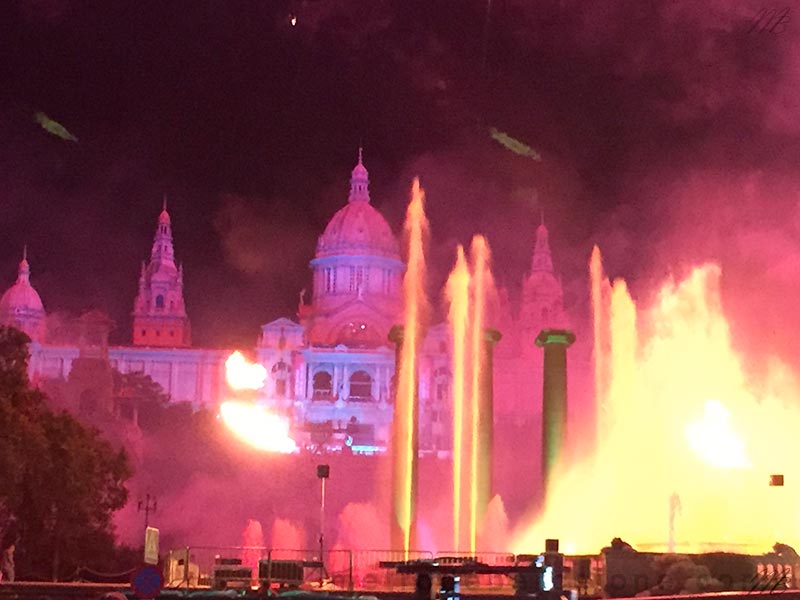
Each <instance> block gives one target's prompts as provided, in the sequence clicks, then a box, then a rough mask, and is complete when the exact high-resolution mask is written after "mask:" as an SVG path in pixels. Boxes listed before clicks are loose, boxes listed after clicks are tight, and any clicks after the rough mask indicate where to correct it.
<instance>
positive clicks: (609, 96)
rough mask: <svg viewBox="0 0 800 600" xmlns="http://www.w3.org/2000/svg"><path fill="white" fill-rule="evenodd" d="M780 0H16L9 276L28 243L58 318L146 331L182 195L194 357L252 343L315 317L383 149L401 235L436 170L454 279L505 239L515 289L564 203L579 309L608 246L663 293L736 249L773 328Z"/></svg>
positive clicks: (787, 230) (793, 195)
mask: <svg viewBox="0 0 800 600" xmlns="http://www.w3.org/2000/svg"><path fill="white" fill-rule="evenodd" d="M763 8H770V7H768V6H767V5H766V4H763V5H762V3H760V0H748V1H742V2H722V1H719V0H717V1H712V2H710V3H697V2H694V1H689V0H686V1H681V0H665V1H664V2H658V1H655V2H641V0H626V1H622V0H621V1H619V2H592V3H587V2H582V1H581V2H579V1H577V0H574V1H570V0H563V1H561V2H556V1H550V0H545V1H544V2H530V1H528V0H493V1H492V2H491V12H490V16H489V20H488V22H487V20H486V3H485V2H479V1H473V0H458V1H457V2H454V1H453V0H438V1H437V0H433V1H429V0H426V1H424V2H423V1H416V0H401V1H397V2H390V1H383V0H313V1H312V0H306V1H303V2H285V1H273V0H247V1H245V0H240V1H236V0H226V1H222V0H216V1H214V0H196V1H193V2H169V1H167V2H165V1H149V0H139V1H137V2H115V1H110V0H101V1H88V0H86V1H80V0H8V1H6V2H3V3H0V29H2V30H3V34H2V35H1V36H0V208H1V209H2V214H3V232H4V234H3V235H2V236H1V237H0V268H1V269H2V270H1V271H0V281H2V282H3V284H2V285H3V286H5V285H8V284H10V283H11V282H12V281H13V277H14V273H15V269H16V264H17V262H18V260H19V253H20V250H21V247H22V245H23V244H24V243H27V244H28V245H29V257H30V259H31V264H32V269H33V275H32V280H33V283H34V285H35V286H36V287H37V289H38V290H39V292H40V294H41V295H42V298H43V300H44V302H45V305H46V307H47V309H48V310H50V311H62V310H63V311H70V312H78V311H80V310H82V309H85V308H88V307H99V308H103V309H105V310H107V311H108V312H109V314H110V315H111V316H112V318H114V319H115V320H116V321H117V323H118V325H119V327H118V330H117V331H116V333H115V338H116V341H124V340H126V339H127V337H128V336H129V330H130V318H129V313H130V310H131V308H132V303H133V297H134V294H135V291H136V285H137V276H138V269H139V263H140V261H141V260H142V259H144V258H146V257H147V256H148V253H149V248H150V242H151V238H152V235H153V232H154V226H155V220H156V217H157V214H158V211H159V208H160V203H161V196H162V194H164V193H166V194H167V195H168V197H169V204H170V212H171V214H172V217H173V224H174V233H175V238H176V252H177V255H178V258H179V259H180V260H182V261H184V263H185V268H186V297H187V298H186V299H187V304H188V308H189V311H190V316H191V317H192V321H193V333H194V336H195V342H196V343H197V344H200V345H203V344H210V345H232V344H244V345H250V344H252V343H253V342H254V340H255V338H256V336H257V334H258V326H259V325H260V324H261V323H264V322H267V321H268V320H271V319H273V318H276V317H278V316H284V315H288V316H291V315H293V314H294V311H295V308H296V303H297V298H298V293H299V291H300V289H302V288H303V287H307V286H308V285H309V281H308V280H309V277H308V268H307V263H308V261H309V260H310V259H311V258H312V256H313V253H314V246H315V241H316V237H317V236H318V235H319V234H320V233H321V231H322V229H323V227H324V225H325V223H326V222H327V220H328V219H329V218H330V216H331V215H332V214H333V212H334V211H335V210H336V209H338V208H339V207H340V206H341V205H343V204H344V202H345V201H346V194H347V180H348V176H349V171H350V169H351V168H352V166H353V164H354V161H355V158H356V151H357V147H358V144H359V141H360V140H361V141H363V144H364V148H365V150H364V152H365V163H366V165H367V167H368V169H369V170H370V174H371V179H372V198H373V203H374V204H375V205H376V206H377V207H378V208H379V209H380V210H382V212H383V213H384V214H385V215H386V216H387V218H388V219H389V222H390V224H391V225H392V227H393V228H394V229H395V231H399V230H400V224H401V219H402V214H403V211H404V207H405V202H406V198H407V195H408V190H409V185H410V181H411V178H412V177H413V176H414V175H419V176H420V177H421V180H422V184H423V186H424V187H425V188H426V190H427V192H428V212H429V216H430V219H431V224H432V228H433V231H434V238H433V243H432V248H431V256H432V261H433V266H434V274H435V275H434V281H436V280H437V278H438V279H441V278H442V277H443V275H444V273H445V272H446V270H447V268H448V267H449V264H450V263H451V261H452V258H453V247H454V245H455V243H456V242H468V240H469V237H470V235H472V234H473V233H474V232H478V231H483V232H485V233H486V234H487V235H488V237H489V241H490V243H491V244H492V247H493V250H494V255H495V257H496V273H497V277H498V279H500V280H501V281H505V282H506V283H507V284H508V285H509V286H510V287H512V288H513V287H514V286H515V285H518V282H519V280H520V278H521V277H522V275H523V273H524V271H525V270H526V268H527V267H528V264H529V260H530V252H531V249H532V241H533V235H534V230H535V227H536V225H537V224H538V219H539V214H540V211H541V210H542V209H543V210H544V212H545V215H546V219H547V222H548V225H549V226H550V230H551V240H552V243H553V247H554V248H553V249H554V252H555V253H556V262H557V265H558V268H559V269H560V271H561V272H562V273H563V275H564V279H565V285H566V287H567V299H568V302H569V303H570V304H571V305H575V306H576V308H577V309H578V310H579V311H580V309H581V306H582V304H583V298H584V297H585V294H584V291H585V289H586V283H585V264H586V261H587V258H588V255H589V251H590V249H591V245H592V244H593V243H595V242H598V243H600V244H601V246H602V248H603V250H604V253H605V256H606V263H607V265H609V270H610V271H611V272H612V274H614V275H622V276H625V277H626V278H630V279H631V280H633V287H634V290H635V289H636V286H637V282H639V285H640V287H641V290H642V292H643V293H646V291H647V290H648V286H647V285H646V284H647V282H651V281H653V278H655V277H658V278H660V277H661V276H663V275H664V274H665V273H667V272H669V271H677V272H680V270H681V269H683V268H685V267H686V266H688V265H690V264H694V263H696V262H697V261H702V260H707V259H714V260H719V261H721V262H722V263H723V268H724V269H725V272H726V273H727V274H729V277H728V281H729V284H728V285H729V289H733V290H734V291H735V293H732V294H730V296H731V298H732V299H733V300H732V303H733V304H735V305H736V306H735V307H736V309H737V310H739V311H740V313H741V314H742V315H743V318H742V322H743V323H753V322H754V320H755V319H756V317H755V316H754V315H759V314H763V312H764V300H765V299H766V300H768V301H770V302H773V301H775V302H778V300H777V299H785V298H788V297H789V296H790V295H791V294H794V293H795V292H796V291H798V290H797V289H796V288H797V282H798V281H800V260H798V259H797V257H798V256H800V244H798V240H800V211H799V210H798V205H797V199H798V196H797V191H798V190H800V187H798V185H797V184H798V183H800V182H799V181H798V175H797V168H798V164H797V163H798V156H800V154H798V150H800V144H798V141H800V101H799V100H798V96H799V95H798V93H797V92H798V79H800V47H799V46H798V42H799V41H800V22H798V21H796V20H795V19H794V13H793V12H792V13H790V15H789V17H790V20H789V21H788V23H786V24H785V25H782V26H781V27H779V28H778V29H777V30H776V31H772V32H770V31H766V32H759V31H754V32H751V31H748V30H749V29H751V28H752V23H751V21H752V19H753V18H754V17H755V16H756V15H757V14H758V12H759V10H761V9H763ZM791 10H794V9H793V8H792V9H791ZM291 13H296V14H297V17H298V24H297V27H291V25H290V24H289V19H288V16H289V14H291ZM487 25H488V26H487ZM484 31H486V35H485V36H484ZM484 57H485V61H484ZM37 111H42V112H44V113H46V114H47V115H49V116H50V117H52V118H53V119H55V120H57V121H58V122H60V123H62V124H63V125H64V126H65V127H66V128H67V129H69V130H70V131H71V132H72V133H74V134H75V135H76V136H77V137H78V138H79V142H78V143H70V142H67V141H64V140H61V139H59V138H56V137H53V136H51V135H49V134H48V133H46V132H45V131H44V130H43V129H41V128H40V127H39V125H38V124H37V123H36V122H35V121H34V120H33V115H34V114H35V113H36V112H37ZM490 127H497V128H498V129H500V130H503V131H507V132H508V133H509V134H511V135H512V136H514V137H515V138H518V139H520V140H523V141H524V142H525V143H527V144H529V145H531V146H532V147H534V148H535V149H536V150H537V151H539V152H540V153H541V154H542V157H543V158H542V161H541V162H540V163H537V162H534V161H531V160H529V159H525V158H522V157H519V156H517V155H515V154H512V153H511V152H509V151H508V150H505V149H503V148H502V147H501V146H499V145H498V144H496V143H495V142H494V141H493V140H492V139H491V138H490V136H489V128H490ZM432 289H434V290H435V285H434V286H433V287H432ZM756 292H758V293H756ZM783 301H784V302H785V300H783ZM773 312H775V313H776V314H779V315H780V314H781V313H780V311H773ZM795 312H796V311H795ZM764 324H765V321H763V320H762V321H761V322H760V324H759V326H763V325H764ZM766 324H767V326H770V327H771V326H772V325H770V323H766ZM776 335H777V334H776ZM773 341H775V340H773ZM784 342H785V343H786V344H788V343H790V342H789V341H788V338H787V339H786V340H777V341H775V343H779V344H780V343H784Z"/></svg>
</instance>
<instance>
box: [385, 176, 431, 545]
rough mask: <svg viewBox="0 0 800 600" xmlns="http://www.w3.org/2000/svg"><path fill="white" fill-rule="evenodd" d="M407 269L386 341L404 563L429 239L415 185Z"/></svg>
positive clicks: (411, 529) (412, 516) (395, 526)
mask: <svg viewBox="0 0 800 600" xmlns="http://www.w3.org/2000/svg"><path fill="white" fill-rule="evenodd" d="M405 232H406V236H407V238H408V263H407V266H406V272H405V275H404V277H403V300H404V318H403V327H402V328H394V329H393V330H392V332H391V334H390V339H391V340H392V341H394V342H395V344H396V345H397V352H398V361H397V364H398V372H397V377H396V381H397V389H396V398H395V406H394V411H395V412H394V418H393V421H392V428H393V430H392V484H393V487H392V528H391V534H390V535H391V544H392V548H402V549H403V550H404V552H405V555H406V557H408V554H409V550H410V549H411V547H412V546H413V545H414V541H415V536H416V509H417V506H416V504H417V502H416V500H417V498H416V496H417V461H418V455H419V431H418V428H419V422H418V415H419V397H418V370H419V364H418V363H419V356H418V351H419V346H420V343H421V341H422V326H423V319H424V317H425V315H426V313H427V299H426V296H425V252H424V242H425V238H426V236H427V234H428V220H427V218H426V217H425V192H424V191H423V190H422V188H421V187H420V185H419V180H418V179H414V184H413V186H412V190H411V202H409V204H408V209H407V211H406V221H405Z"/></svg>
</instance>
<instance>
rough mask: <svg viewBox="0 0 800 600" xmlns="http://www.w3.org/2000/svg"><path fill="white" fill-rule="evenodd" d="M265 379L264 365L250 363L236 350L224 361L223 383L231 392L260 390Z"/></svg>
mask: <svg viewBox="0 0 800 600" xmlns="http://www.w3.org/2000/svg"><path fill="white" fill-rule="evenodd" d="M266 378H267V370H266V369H265V368H264V365H261V364H258V363H251V362H250V361H248V360H247V359H246V358H245V357H244V355H243V354H242V353H241V352H239V351H238V350H237V351H236V352H234V353H233V354H231V355H230V356H229V357H228V360H226V361H225V381H227V383H228V386H229V387H230V388H231V389H232V390H237V391H239V390H260V389H261V388H262V387H264V380H265V379H266Z"/></svg>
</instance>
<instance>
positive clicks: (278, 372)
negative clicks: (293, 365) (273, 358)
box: [272, 361, 316, 398]
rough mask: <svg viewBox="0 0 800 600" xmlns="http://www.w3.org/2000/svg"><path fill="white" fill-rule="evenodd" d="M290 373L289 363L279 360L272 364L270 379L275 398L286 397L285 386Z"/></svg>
mask: <svg viewBox="0 0 800 600" xmlns="http://www.w3.org/2000/svg"><path fill="white" fill-rule="evenodd" d="M290 374H291V369H290V368H289V365H287V364H286V363H285V362H283V361H280V362H277V363H275V364H274V365H272V380H273V382H274V384H275V397H276V398H285V397H286V388H287V383H288V381H289V375H290ZM315 383H316V379H315Z"/></svg>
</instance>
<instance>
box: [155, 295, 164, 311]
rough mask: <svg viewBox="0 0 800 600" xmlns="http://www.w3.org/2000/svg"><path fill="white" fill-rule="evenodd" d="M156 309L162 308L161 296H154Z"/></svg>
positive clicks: (162, 298)
mask: <svg viewBox="0 0 800 600" xmlns="http://www.w3.org/2000/svg"><path fill="white" fill-rule="evenodd" d="M156 308H164V296H162V295H161V294H159V295H158V296H156Z"/></svg>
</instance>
